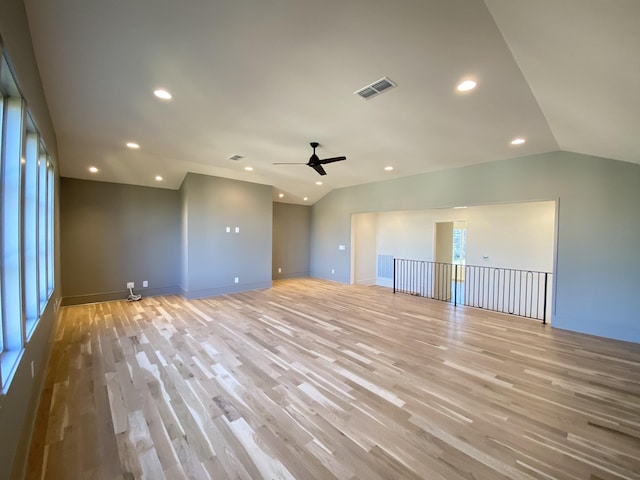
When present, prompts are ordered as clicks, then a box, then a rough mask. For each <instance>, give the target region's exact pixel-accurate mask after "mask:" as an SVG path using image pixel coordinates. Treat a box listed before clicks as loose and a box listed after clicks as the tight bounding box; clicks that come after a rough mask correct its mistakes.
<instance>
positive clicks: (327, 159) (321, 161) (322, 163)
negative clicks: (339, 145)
mask: <svg viewBox="0 0 640 480" xmlns="http://www.w3.org/2000/svg"><path fill="white" fill-rule="evenodd" d="M346 159H347V157H333V158H323V159H322V160H318V163H319V164H321V165H324V164H325V163H333V162H341V161H342V160H346Z"/></svg>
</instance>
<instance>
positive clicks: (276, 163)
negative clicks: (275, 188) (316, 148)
mask: <svg viewBox="0 0 640 480" xmlns="http://www.w3.org/2000/svg"><path fill="white" fill-rule="evenodd" d="M274 165H306V163H304V162H275V163H274Z"/></svg>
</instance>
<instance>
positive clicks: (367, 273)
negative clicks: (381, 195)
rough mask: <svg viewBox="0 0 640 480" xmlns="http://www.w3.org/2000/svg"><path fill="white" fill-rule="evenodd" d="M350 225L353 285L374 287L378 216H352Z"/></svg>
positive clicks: (373, 214)
mask: <svg viewBox="0 0 640 480" xmlns="http://www.w3.org/2000/svg"><path fill="white" fill-rule="evenodd" d="M351 221H352V224H351V234H352V238H351V241H352V249H353V258H352V260H353V265H352V270H353V272H352V273H353V283H357V284H359V285H375V284H376V280H377V277H376V275H377V272H376V270H377V269H376V263H377V236H378V215H377V214H375V213H364V214H356V215H353V217H352V219H351Z"/></svg>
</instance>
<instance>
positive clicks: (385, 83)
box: [353, 77, 396, 100]
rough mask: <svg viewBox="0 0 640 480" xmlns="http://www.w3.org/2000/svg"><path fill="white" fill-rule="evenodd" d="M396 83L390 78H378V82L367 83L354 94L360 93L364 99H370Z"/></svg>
mask: <svg viewBox="0 0 640 480" xmlns="http://www.w3.org/2000/svg"><path fill="white" fill-rule="evenodd" d="M395 86H396V83H394V82H393V81H392V80H391V79H390V78H388V77H384V78H381V79H380V80H378V81H377V82H373V83H372V84H371V85H367V86H366V87H364V88H361V89H360V90H358V91H356V92H353V94H354V95H359V96H360V98H362V99H364V100H368V99H370V98H371V97H375V96H376V95H379V94H381V93H382V92H384V91H385V90H388V89H390V88H392V87H395Z"/></svg>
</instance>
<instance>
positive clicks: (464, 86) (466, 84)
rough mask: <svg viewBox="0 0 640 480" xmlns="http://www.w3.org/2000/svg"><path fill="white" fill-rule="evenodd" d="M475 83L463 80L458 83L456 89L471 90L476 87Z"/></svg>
mask: <svg viewBox="0 0 640 480" xmlns="http://www.w3.org/2000/svg"><path fill="white" fill-rule="evenodd" d="M476 85H477V83H476V82H474V81H473V80H465V81H464V82H462V83H461V84H459V85H458V91H460V92H468V91H469V90H473V89H474V88H476Z"/></svg>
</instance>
